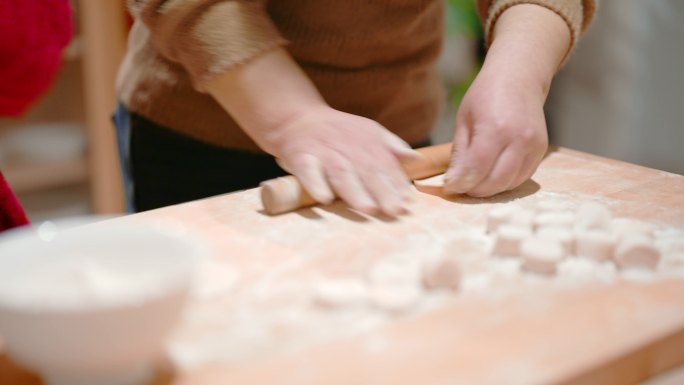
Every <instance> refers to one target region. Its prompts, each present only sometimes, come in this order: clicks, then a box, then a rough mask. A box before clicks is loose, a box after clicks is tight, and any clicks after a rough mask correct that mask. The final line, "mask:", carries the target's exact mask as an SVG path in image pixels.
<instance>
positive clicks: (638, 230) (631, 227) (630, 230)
mask: <svg viewBox="0 0 684 385" xmlns="http://www.w3.org/2000/svg"><path fill="white" fill-rule="evenodd" d="M611 227H612V231H613V233H614V234H616V235H617V236H618V237H619V238H621V239H626V238H637V237H644V238H648V239H653V225H651V224H650V223H647V222H643V221H639V220H636V219H630V218H616V219H614V220H613V222H612V224H611Z"/></svg>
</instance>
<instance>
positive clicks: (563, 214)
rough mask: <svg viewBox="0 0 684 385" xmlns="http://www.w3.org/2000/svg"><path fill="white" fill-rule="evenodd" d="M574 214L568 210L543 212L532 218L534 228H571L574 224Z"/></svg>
mask: <svg viewBox="0 0 684 385" xmlns="http://www.w3.org/2000/svg"><path fill="white" fill-rule="evenodd" d="M575 220H576V217H575V214H573V213H572V212H570V211H559V212H550V211H549V212H544V213H541V214H537V216H536V217H535V218H534V227H535V229H538V228H541V227H565V228H568V229H572V228H573V226H574V224H575Z"/></svg>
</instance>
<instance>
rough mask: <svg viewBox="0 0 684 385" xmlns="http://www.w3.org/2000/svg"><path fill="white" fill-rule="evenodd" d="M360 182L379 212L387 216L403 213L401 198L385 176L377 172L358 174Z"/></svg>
mask: <svg viewBox="0 0 684 385" xmlns="http://www.w3.org/2000/svg"><path fill="white" fill-rule="evenodd" d="M360 177H361V181H362V182H363V184H364V185H365V186H366V188H367V189H368V191H369V192H370V194H371V196H372V197H373V199H374V200H375V202H376V203H377V205H378V206H379V207H380V211H382V212H383V213H385V214H388V215H399V214H401V213H402V212H403V206H402V204H403V198H402V197H401V195H399V192H398V191H397V189H396V187H395V186H394V185H393V184H392V182H391V181H390V179H389V178H388V177H387V175H384V174H382V173H378V172H372V173H371V172H364V173H361V174H360Z"/></svg>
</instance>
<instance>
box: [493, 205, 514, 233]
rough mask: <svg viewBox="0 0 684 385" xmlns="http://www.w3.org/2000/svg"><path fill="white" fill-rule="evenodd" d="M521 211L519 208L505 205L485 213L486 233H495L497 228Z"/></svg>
mask: <svg viewBox="0 0 684 385" xmlns="http://www.w3.org/2000/svg"><path fill="white" fill-rule="evenodd" d="M520 210H521V208H520V206H518V205H515V204H507V205H503V206H497V207H494V208H492V209H491V210H489V212H488V213H487V232H489V233H493V232H495V231H496V230H497V229H498V228H499V226H501V225H503V224H506V223H508V222H509V221H510V220H511V218H513V217H514V216H515V215H516V214H517V213H519V212H520Z"/></svg>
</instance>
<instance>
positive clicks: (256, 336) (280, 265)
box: [0, 148, 684, 385]
mask: <svg viewBox="0 0 684 385" xmlns="http://www.w3.org/2000/svg"><path fill="white" fill-rule="evenodd" d="M425 191H426V192H424V193H418V194H417V196H416V200H415V201H414V202H413V203H411V205H410V206H409V209H410V214H409V215H406V216H404V217H401V218H397V219H393V218H375V217H368V216H365V215H361V214H358V213H356V212H354V211H350V210H348V209H346V208H345V206H344V205H342V204H339V203H337V204H334V205H332V206H329V207H315V208H311V209H304V210H300V211H298V212H295V213H289V214H285V215H282V216H277V217H270V216H268V215H265V214H264V213H263V212H262V211H261V206H260V203H259V197H258V191H257V190H248V191H244V192H240V193H234V194H229V195H222V196H217V197H213V198H209V199H205V200H200V201H195V202H190V203H187V204H183V205H178V206H172V207H168V208H164V209H160V210H155V211H150V212H146V213H141V214H136V215H132V216H128V217H125V218H121V219H117V220H118V221H137V220H145V221H164V222H167V221H181V222H182V223H183V224H184V225H186V226H187V227H188V228H190V229H192V230H193V231H196V232H199V233H201V235H202V237H203V238H205V239H206V241H207V243H208V245H209V246H210V250H211V251H210V252H209V254H210V255H211V258H210V260H209V264H208V265H206V266H208V267H206V266H205V269H204V270H202V274H201V276H200V281H201V282H202V285H204V286H203V287H204V289H205V293H204V294H203V295H201V296H197V297H196V298H195V299H194V300H193V302H192V303H191V304H190V306H189V308H188V312H187V315H186V317H185V319H184V320H183V322H182V323H181V325H180V326H179V328H178V330H177V332H176V333H175V335H174V336H173V338H172V341H171V343H170V348H169V355H170V359H171V361H172V362H174V363H175V364H176V372H177V375H176V377H175V379H173V380H169V382H170V383H174V384H183V385H186V384H190V385H199V384H223V383H225V384H229V383H230V384H253V383H258V384H298V385H301V384H322V383H325V384H345V385H347V384H378V383H383V384H385V383H387V384H417V383H420V384H496V385H499V384H525V385H530V384H568V385H570V384H590V385H592V384H601V385H618V384H619V385H622V384H635V383H638V382H640V381H643V380H645V379H647V378H650V377H652V376H653V375H655V374H657V373H660V372H662V371H664V370H666V369H669V368H672V367H675V366H677V365H680V364H682V363H684V278H681V277H680V276H673V277H671V278H659V279H649V280H641V281H639V280H614V281H611V282H608V283H606V282H588V283H586V284H579V285H570V286H563V285H555V284H552V282H550V283H548V284H546V283H544V282H541V283H537V284H534V285H522V286H519V287H518V286H511V283H510V282H506V283H505V284H506V285H508V288H507V289H505V290H504V289H501V288H500V287H498V286H497V285H494V284H492V283H490V285H491V287H489V288H488V289H487V290H485V291H484V293H483V292H463V293H459V294H456V295H449V296H447V297H446V298H441V297H440V299H439V300H435V301H433V302H431V303H429V304H428V305H426V306H424V307H423V308H421V310H420V311H417V312H413V313H410V314H399V315H392V316H386V317H379V318H378V317H375V318H373V317H365V316H360V318H358V317H357V318H355V317H352V316H350V317H348V318H345V315H344V314H341V315H335V316H332V315H330V316H329V315H327V314H325V313H324V312H320V311H319V312H317V313H315V315H316V317H317V318H311V319H309V318H310V317H309V318H307V317H308V316H310V315H311V314H313V313H311V312H307V311H306V310H302V309H306V303H305V302H306V300H305V299H303V296H302V292H304V291H306V285H305V284H304V283H306V282H309V281H311V280H312V279H316V278H317V277H320V276H326V277H338V276H348V275H360V274H363V272H364V271H366V270H367V269H368V267H369V266H370V265H372V264H373V263H374V262H375V261H378V260H381V259H382V258H384V257H385V256H387V255H394V254H400V253H407V254H410V255H416V257H418V258H420V257H422V256H429V255H431V254H435V253H444V252H454V253H457V252H478V250H480V249H478V247H480V246H478V245H477V244H476V243H471V242H469V241H468V234H470V233H469V231H470V229H482V228H484V225H485V220H486V213H487V211H488V210H489V208H491V207H492V206H493V205H501V204H506V203H507V202H511V201H517V202H521V203H523V204H524V203H529V202H534V201H539V200H540V199H546V198H548V197H555V198H558V197H561V198H563V199H570V200H572V199H577V200H581V199H592V200H598V201H601V202H603V203H605V204H607V205H608V206H609V207H610V208H611V210H612V211H613V213H614V214H615V215H618V216H623V217H629V218H636V219H640V220H645V221H650V222H653V223H655V224H657V225H658V226H661V227H668V228H671V229H673V230H676V231H684V177H682V176H679V175H674V174H670V173H666V172H662V171H657V170H652V169H647V168H643V167H639V166H635V165H631V164H627V163H623V162H618V161H614V160H609V159H605V158H600V157H596V156H591V155H588V154H584V153H580V152H576V151H571V150H567V149H562V148H561V149H558V148H553V149H552V150H551V151H550V152H549V154H548V156H547V157H546V159H545V160H544V162H543V163H542V165H541V167H540V168H539V170H538V171H537V173H536V174H535V176H534V178H533V181H530V182H528V183H526V184H525V185H523V186H522V187H521V188H519V189H517V190H516V191H513V192H508V193H505V194H501V195H499V196H497V197H494V198H491V199H475V198H463V197H461V198H446V197H443V196H441V195H440V194H439V190H438V189H435V190H433V191H428V190H425ZM480 251H481V250H480ZM226 277H227V278H226ZM495 283H496V282H495ZM359 314H361V313H359ZM364 317H365V318H364ZM265 320H266V321H265ZM307 320H309V321H307ZM311 320H313V321H311ZM360 320H362V321H363V322H360ZM307 322H308V323H307ZM364 322H365V323H364ZM358 325H362V326H358ZM2 370H3V369H2V368H1V367H0V371H2ZM0 378H3V377H1V376H0Z"/></svg>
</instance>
